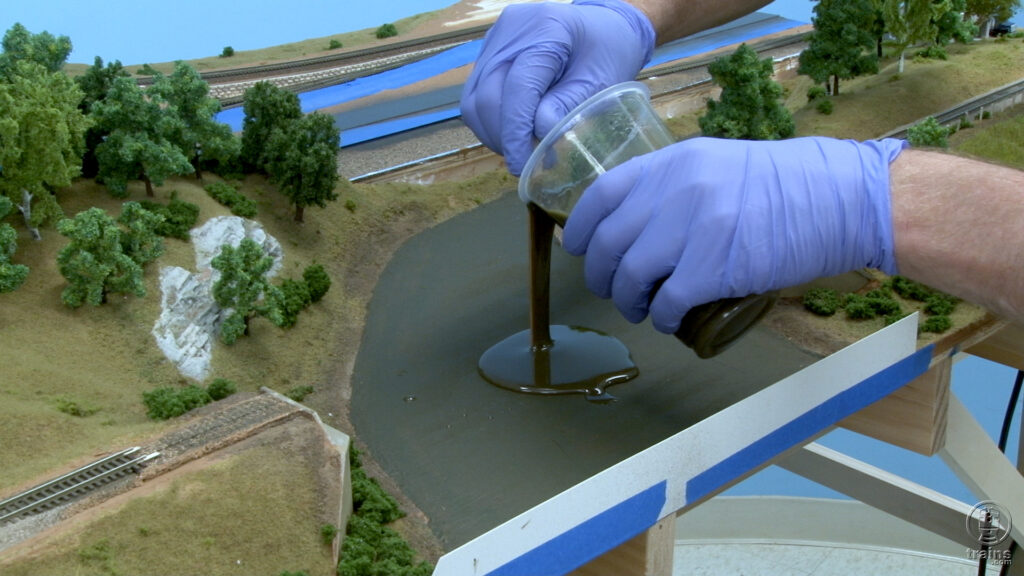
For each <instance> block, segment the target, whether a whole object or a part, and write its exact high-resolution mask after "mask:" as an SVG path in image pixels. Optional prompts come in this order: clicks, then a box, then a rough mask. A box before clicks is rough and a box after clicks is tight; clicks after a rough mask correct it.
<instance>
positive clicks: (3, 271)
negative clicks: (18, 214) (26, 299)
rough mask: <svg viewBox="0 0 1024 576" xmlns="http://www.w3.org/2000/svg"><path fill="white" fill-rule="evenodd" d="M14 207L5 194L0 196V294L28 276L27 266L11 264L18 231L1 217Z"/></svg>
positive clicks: (16, 244) (22, 282) (8, 290)
mask: <svg viewBox="0 0 1024 576" xmlns="http://www.w3.org/2000/svg"><path fill="white" fill-rule="evenodd" d="M13 209H14V204H12V203H11V201H10V200H8V199H7V197H6V196H0V294H3V293H4V292H11V291H14V290H17V289H18V288H19V287H20V286H21V285H22V284H24V283H25V279H26V278H27V277H28V266H25V265H23V264H13V263H12V262H11V257H13V256H14V252H15V251H16V250H17V249H18V233H17V232H15V231H14V228H13V227H11V225H10V224H4V223H3V219H4V218H6V217H7V215H8V214H10V213H11V210H13Z"/></svg>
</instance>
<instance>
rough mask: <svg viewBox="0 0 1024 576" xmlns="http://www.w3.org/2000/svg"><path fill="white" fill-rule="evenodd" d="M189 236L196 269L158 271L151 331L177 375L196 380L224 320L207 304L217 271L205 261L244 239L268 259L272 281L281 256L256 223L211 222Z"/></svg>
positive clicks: (204, 368) (201, 376) (218, 310)
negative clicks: (158, 293) (157, 311)
mask: <svg viewBox="0 0 1024 576" xmlns="http://www.w3.org/2000/svg"><path fill="white" fill-rule="evenodd" d="M191 236H192V245H193V247H194V248H195V251H196V271H195V272H190V271H188V270H185V269H184V268H179V267H177V266H166V267H164V268H162V269H161V270H160V290H161V292H162V297H161V300H160V317H159V318H157V321H156V324H155V325H154V326H153V330H152V333H153V337H154V338H156V342H157V345H158V346H159V347H160V350H162V351H163V353H164V356H166V357H167V359H168V360H170V361H171V362H173V363H174V364H175V366H177V368H178V371H179V372H180V373H181V374H182V375H183V376H185V377H188V378H192V379H194V380H199V381H202V380H204V379H206V376H207V375H208V374H209V371H210V358H211V356H212V353H213V343H214V341H215V340H216V339H217V329H218V327H219V326H220V323H221V322H222V321H223V319H224V318H225V317H226V313H225V312H226V311H225V310H224V309H222V308H221V307H220V306H218V305H217V303H216V302H214V300H213V294H212V289H213V284H214V282H216V281H217V276H218V275H219V274H220V273H219V272H218V271H217V270H214V269H213V268H211V267H210V261H211V260H213V258H214V257H215V256H216V255H217V254H219V253H220V248H221V246H223V245H225V244H230V245H231V246H238V245H239V244H240V243H241V242H242V240H243V239H244V238H250V239H252V240H254V241H255V242H256V243H257V244H259V245H260V246H262V247H263V252H264V253H265V254H267V255H268V256H270V257H272V258H273V259H274V265H273V267H272V268H271V269H270V271H269V272H268V273H267V276H269V277H273V276H275V275H276V274H277V272H278V270H280V269H281V262H282V260H283V258H284V252H283V251H282V250H281V244H280V243H279V242H278V241H277V240H276V239H275V238H274V237H273V236H270V235H269V234H267V232H266V230H264V229H263V227H262V226H261V225H260V224H259V223H258V222H254V221H252V220H246V219H244V218H239V217H237V216H220V217H217V218H211V219H210V220H208V221H207V222H206V223H205V224H203V225H202V226H200V227H199V228H196V229H194V230H192V232H191Z"/></svg>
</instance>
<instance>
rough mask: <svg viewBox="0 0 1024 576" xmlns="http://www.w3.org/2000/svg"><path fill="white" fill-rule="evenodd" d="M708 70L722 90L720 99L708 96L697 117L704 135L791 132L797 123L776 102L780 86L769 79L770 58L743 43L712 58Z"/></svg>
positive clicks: (772, 136) (758, 136)
mask: <svg viewBox="0 0 1024 576" xmlns="http://www.w3.org/2000/svg"><path fill="white" fill-rule="evenodd" d="M708 71H709V72H710V73H711V78H712V80H713V81H714V82H715V83H716V84H718V85H719V86H721V87H722V93H721V95H720V96H719V98H720V100H718V101H715V100H708V111H707V113H706V114H704V115H703V116H701V117H700V119H699V123H700V129H701V131H702V132H703V133H704V135H705V136H717V137H723V138H735V139H746V140H778V139H781V138H788V137H790V136H792V135H793V132H794V131H795V130H796V127H795V125H794V123H793V117H792V115H791V114H790V113H789V110H786V108H785V107H784V106H783V105H782V104H781V103H780V102H779V98H781V97H782V86H780V85H779V83H778V82H775V81H774V80H772V73H773V67H772V61H771V59H770V58H765V59H764V60H759V59H758V57H757V52H755V51H754V50H753V49H752V48H750V47H749V46H747V45H746V44H742V45H740V47H739V49H737V50H736V52H734V53H733V54H732V55H731V56H728V57H723V58H719V59H717V60H715V61H714V62H712V63H711V65H710V66H709V67H708Z"/></svg>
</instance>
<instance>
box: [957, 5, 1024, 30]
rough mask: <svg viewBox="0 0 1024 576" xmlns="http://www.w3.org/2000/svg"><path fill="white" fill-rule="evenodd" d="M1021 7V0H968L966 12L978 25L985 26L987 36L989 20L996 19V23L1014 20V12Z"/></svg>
mask: <svg viewBox="0 0 1024 576" xmlns="http://www.w3.org/2000/svg"><path fill="white" fill-rule="evenodd" d="M1020 7H1021V2H1020V0H967V5H966V12H967V15H968V16H971V17H973V18H974V19H975V23H976V24H978V25H979V26H985V35H986V36H987V35H988V28H987V24H988V22H989V19H991V18H994V19H995V21H996V22H1005V21H1007V20H1009V19H1010V18H1012V17H1013V14H1014V12H1015V11H1017V10H1018V9H1020Z"/></svg>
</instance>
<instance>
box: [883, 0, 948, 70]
mask: <svg viewBox="0 0 1024 576" xmlns="http://www.w3.org/2000/svg"><path fill="white" fill-rule="evenodd" d="M946 10H948V3H942V4H934V5H933V4H932V0H885V3H884V4H883V7H882V12H883V14H884V15H885V28H886V31H887V32H888V33H889V34H890V35H891V36H892V38H893V43H894V44H895V46H896V48H897V49H898V50H899V53H900V65H899V71H900V73H902V72H903V69H904V63H905V61H906V57H905V56H906V51H907V48H908V47H910V46H913V45H914V44H917V43H920V42H931V41H932V40H934V39H935V37H936V35H937V32H938V30H937V28H936V26H935V22H934V20H933V19H937V18H940V17H941V15H942V13H944V12H945V11H946Z"/></svg>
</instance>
